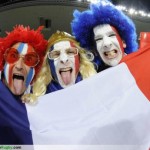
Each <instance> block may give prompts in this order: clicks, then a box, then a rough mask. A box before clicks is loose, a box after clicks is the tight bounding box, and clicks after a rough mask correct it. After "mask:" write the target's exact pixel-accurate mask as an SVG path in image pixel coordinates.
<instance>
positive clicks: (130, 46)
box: [71, 0, 138, 54]
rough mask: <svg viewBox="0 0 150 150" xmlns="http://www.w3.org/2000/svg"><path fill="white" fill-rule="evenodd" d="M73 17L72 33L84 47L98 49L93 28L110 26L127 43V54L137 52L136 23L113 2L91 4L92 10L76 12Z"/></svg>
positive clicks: (105, 1) (105, 0)
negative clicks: (104, 25)
mask: <svg viewBox="0 0 150 150" xmlns="http://www.w3.org/2000/svg"><path fill="white" fill-rule="evenodd" d="M73 15H74V19H73V21H72V23H71V27H72V32H73V35H74V36H75V37H76V39H77V40H78V41H79V42H80V44H81V46H82V47H85V48H87V49H88V50H90V49H93V48H94V49H96V47H95V42H94V33H93V28H94V27H96V26H97V25H101V24H110V25H111V26H113V27H115V28H116V29H117V31H118V33H119V34H120V36H121V38H122V40H123V41H124V42H125V43H126V48H125V53H126V54H129V53H131V52H134V51H136V50H137V48H138V44H137V41H136V39H137V34H136V29H135V25H134V23H133V22H132V20H131V19H130V18H129V17H127V16H126V15H125V14H124V13H123V12H122V11H120V10H118V9H117V8H116V7H115V6H114V5H113V4H112V3H111V2H109V1H107V0H101V1H99V2H98V3H96V4H91V5H90V9H88V10H85V11H83V12H79V11H78V10H75V11H74V13H73Z"/></svg>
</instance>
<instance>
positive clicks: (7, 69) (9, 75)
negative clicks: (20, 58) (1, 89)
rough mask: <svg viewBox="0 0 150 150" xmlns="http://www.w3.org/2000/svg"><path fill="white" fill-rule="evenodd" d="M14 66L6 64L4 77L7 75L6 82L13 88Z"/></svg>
mask: <svg viewBox="0 0 150 150" xmlns="http://www.w3.org/2000/svg"><path fill="white" fill-rule="evenodd" d="M13 68H14V65H11V64H8V63H6V64H5V66H4V75H5V80H6V81H7V83H8V84H9V85H10V86H11V84H12V80H13V79H12V72H13Z"/></svg>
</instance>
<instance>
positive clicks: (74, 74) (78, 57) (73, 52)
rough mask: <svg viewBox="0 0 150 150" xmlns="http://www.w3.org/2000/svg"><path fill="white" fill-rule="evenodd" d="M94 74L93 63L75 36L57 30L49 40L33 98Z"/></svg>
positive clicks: (34, 87) (34, 86)
mask: <svg viewBox="0 0 150 150" xmlns="http://www.w3.org/2000/svg"><path fill="white" fill-rule="evenodd" d="M91 57H92V55H91ZM94 74H96V70H95V68H94V65H93V63H92V62H91V61H90V60H89V58H88V57H87V55H86V51H85V50H84V49H83V48H81V47H80V46H79V43H78V42H77V41H76V40H75V38H74V37H73V36H71V35H70V34H68V33H66V32H60V31H57V32H56V33H54V34H53V35H52V36H51V37H50V38H49V40H48V47H47V57H46V58H45V62H44V63H43V66H42V69H41V71H40V73H39V75H38V77H37V81H36V82H35V83H34V85H33V100H35V97H34V96H35V95H36V96H37V97H38V96H40V95H43V94H45V93H51V92H54V91H57V90H60V89H64V88H67V87H69V86H71V85H74V84H75V83H77V82H79V81H81V80H83V79H85V78H88V77H90V76H92V75H94Z"/></svg>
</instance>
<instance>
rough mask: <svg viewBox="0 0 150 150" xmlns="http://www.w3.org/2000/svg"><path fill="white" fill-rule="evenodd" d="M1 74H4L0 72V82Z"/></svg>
mask: <svg viewBox="0 0 150 150" xmlns="http://www.w3.org/2000/svg"><path fill="white" fill-rule="evenodd" d="M1 74H2V72H1V71H0V80H1Z"/></svg>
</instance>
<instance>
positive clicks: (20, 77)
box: [13, 74, 24, 81]
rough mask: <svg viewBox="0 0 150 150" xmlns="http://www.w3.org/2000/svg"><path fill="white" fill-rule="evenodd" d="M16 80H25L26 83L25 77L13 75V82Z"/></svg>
mask: <svg viewBox="0 0 150 150" xmlns="http://www.w3.org/2000/svg"><path fill="white" fill-rule="evenodd" d="M14 79H17V80H23V81H24V76H23V75H19V74H13V80H14Z"/></svg>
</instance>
